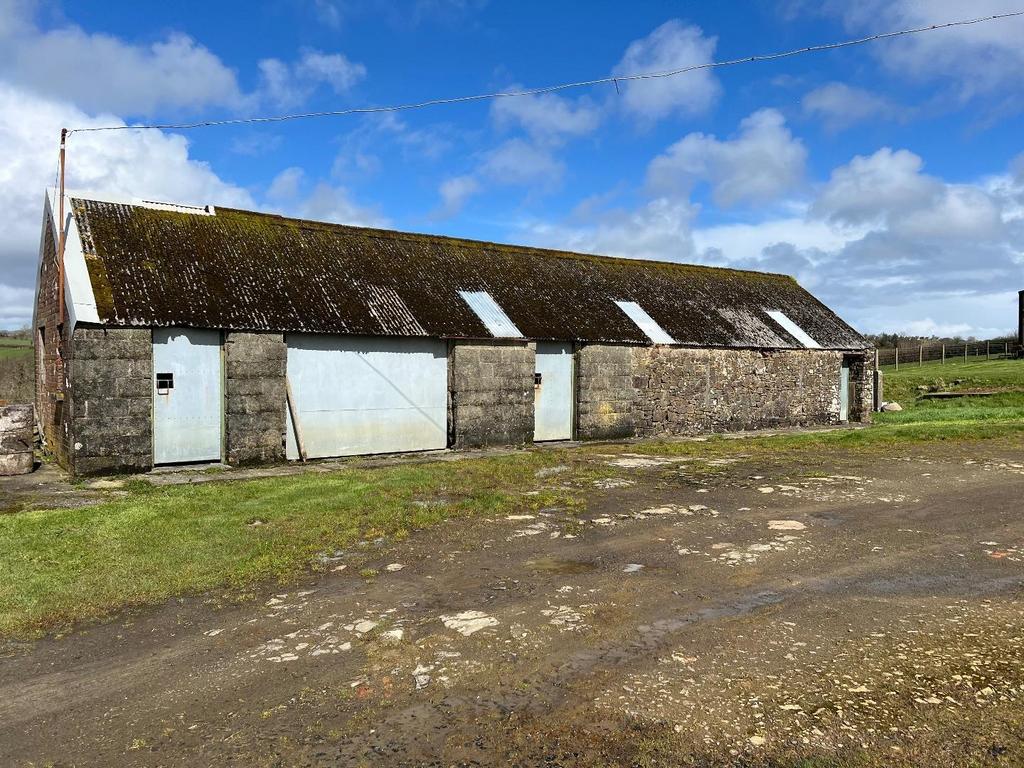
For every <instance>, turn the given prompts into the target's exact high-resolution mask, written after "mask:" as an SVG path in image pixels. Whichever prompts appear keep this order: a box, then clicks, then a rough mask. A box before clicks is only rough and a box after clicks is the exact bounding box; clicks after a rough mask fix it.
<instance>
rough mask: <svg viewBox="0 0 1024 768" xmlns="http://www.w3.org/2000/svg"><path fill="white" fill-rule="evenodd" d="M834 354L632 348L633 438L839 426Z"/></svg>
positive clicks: (837, 357)
mask: <svg viewBox="0 0 1024 768" xmlns="http://www.w3.org/2000/svg"><path fill="white" fill-rule="evenodd" d="M842 359H843V355H842V353H841V352H830V351H826V350H777V351H762V350H742V349H684V348H678V347H636V348H634V350H633V370H634V374H633V386H634V390H635V393H636V401H635V402H636V405H635V408H634V418H635V420H636V435H637V436H638V437H648V436H656V435H686V434H698V433H703V432H725V431H732V430H740V429H762V428H766V427H788V426H806V425H819V424H834V423H838V421H839V369H840V366H841V365H842Z"/></svg>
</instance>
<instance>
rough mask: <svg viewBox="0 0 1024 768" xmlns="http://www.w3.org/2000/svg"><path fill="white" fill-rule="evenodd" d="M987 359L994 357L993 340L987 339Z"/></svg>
mask: <svg viewBox="0 0 1024 768" xmlns="http://www.w3.org/2000/svg"><path fill="white" fill-rule="evenodd" d="M985 359H986V360H991V359H992V342H991V341H986V342H985Z"/></svg>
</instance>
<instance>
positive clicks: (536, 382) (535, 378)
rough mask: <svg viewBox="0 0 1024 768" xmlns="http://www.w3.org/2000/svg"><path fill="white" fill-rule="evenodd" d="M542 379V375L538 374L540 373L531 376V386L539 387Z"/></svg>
mask: <svg viewBox="0 0 1024 768" xmlns="http://www.w3.org/2000/svg"><path fill="white" fill-rule="evenodd" d="M542 378H543V374H540V373H535V374H533V386H535V387H539V386H540V385H541V379H542Z"/></svg>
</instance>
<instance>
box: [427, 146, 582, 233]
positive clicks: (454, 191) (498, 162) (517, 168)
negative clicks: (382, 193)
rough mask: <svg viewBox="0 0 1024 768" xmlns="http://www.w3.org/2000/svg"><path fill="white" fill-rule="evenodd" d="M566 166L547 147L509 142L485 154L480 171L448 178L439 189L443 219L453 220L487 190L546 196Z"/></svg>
mask: <svg viewBox="0 0 1024 768" xmlns="http://www.w3.org/2000/svg"><path fill="white" fill-rule="evenodd" d="M564 173H565V164H564V163H562V161H560V160H558V159H557V158H556V157H555V156H554V155H552V154H551V152H550V150H549V149H547V148H546V147H542V146H539V145H537V144H534V143H531V142H529V141H526V140H524V139H509V140H508V141H505V142H503V143H501V144H499V145H498V146H497V147H495V148H494V149H492V150H490V151H488V152H486V153H484V154H483V156H482V158H481V159H480V161H479V163H478V164H477V167H476V168H475V169H474V170H473V171H472V172H471V173H467V174H463V175H460V176H456V177H454V178H449V179H447V180H446V181H444V182H442V183H441V185H440V187H439V188H438V192H439V193H440V195H441V206H440V208H439V209H438V210H437V211H436V213H437V214H438V215H440V216H454V215H455V214H456V213H458V212H459V210H461V208H462V206H463V205H464V204H465V202H466V200H468V199H469V198H470V197H471V196H473V195H475V194H478V193H480V192H482V191H484V190H485V189H486V188H487V186H500V187H515V186H530V187H531V188H532V189H533V191H540V192H545V191H548V190H550V189H553V188H554V187H556V186H557V185H558V184H559V182H560V181H561V180H562V176H563V174H564Z"/></svg>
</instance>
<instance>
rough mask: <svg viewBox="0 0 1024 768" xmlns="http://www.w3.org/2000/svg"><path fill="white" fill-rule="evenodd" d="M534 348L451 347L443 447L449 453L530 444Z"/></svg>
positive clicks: (464, 343)
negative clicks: (448, 447) (446, 434)
mask: <svg viewBox="0 0 1024 768" xmlns="http://www.w3.org/2000/svg"><path fill="white" fill-rule="evenodd" d="M535 366H536V346H535V345H533V344H528V343H526V342H499V341H493V342H492V341H488V342H476V341H456V342H452V344H451V346H450V348H449V352H448V399H449V408H448V418H449V442H450V444H451V446H452V447H453V448H482V447H486V446H500V445H505V446H522V445H527V444H529V443H531V442H532V441H533V374H534V371H535Z"/></svg>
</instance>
